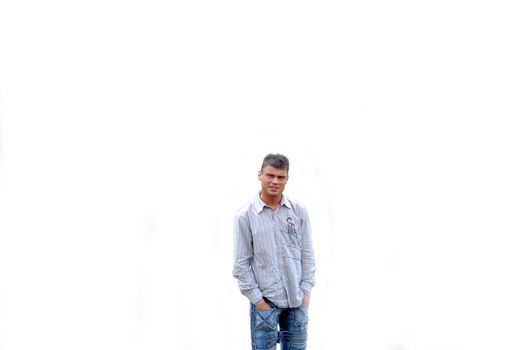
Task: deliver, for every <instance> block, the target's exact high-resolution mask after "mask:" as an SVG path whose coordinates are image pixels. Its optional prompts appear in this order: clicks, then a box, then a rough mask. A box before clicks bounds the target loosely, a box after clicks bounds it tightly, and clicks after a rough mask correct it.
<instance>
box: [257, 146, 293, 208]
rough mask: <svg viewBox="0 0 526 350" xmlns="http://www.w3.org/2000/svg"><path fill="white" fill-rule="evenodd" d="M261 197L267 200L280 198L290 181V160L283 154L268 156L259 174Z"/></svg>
mask: <svg viewBox="0 0 526 350" xmlns="http://www.w3.org/2000/svg"><path fill="white" fill-rule="evenodd" d="M258 178H259V181H260V182H261V195H262V197H263V198H264V199H265V198H269V199H270V198H276V197H280V196H281V194H282V193H283V191H284V190H285V185H286V184H287V181H288V179H289V160H288V158H287V157H285V156H284V155H282V154H272V153H271V154H267V155H266V156H265V158H264V159H263V164H261V170H260V171H259V172H258Z"/></svg>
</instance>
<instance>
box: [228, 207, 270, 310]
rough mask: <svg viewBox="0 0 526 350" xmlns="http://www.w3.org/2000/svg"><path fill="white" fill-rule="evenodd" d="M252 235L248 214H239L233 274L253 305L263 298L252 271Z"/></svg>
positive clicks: (235, 233)
mask: <svg viewBox="0 0 526 350" xmlns="http://www.w3.org/2000/svg"><path fill="white" fill-rule="evenodd" d="M252 260H253V248H252V233H251V231H250V225H249V222H248V218H247V217H246V212H245V213H241V214H238V215H237V216H236V219H235V223H234V267H233V270H232V274H233V275H234V277H235V278H236V279H237V280H238V285H239V290H240V291H241V293H242V294H243V295H245V296H246V297H247V298H248V299H249V300H250V302H251V303H254V304H255V303H256V302H257V301H258V300H259V299H261V298H262V297H263V293H262V292H261V290H260V289H259V286H258V284H257V282H256V277H255V275H254V272H253V271H252V266H251V264H252Z"/></svg>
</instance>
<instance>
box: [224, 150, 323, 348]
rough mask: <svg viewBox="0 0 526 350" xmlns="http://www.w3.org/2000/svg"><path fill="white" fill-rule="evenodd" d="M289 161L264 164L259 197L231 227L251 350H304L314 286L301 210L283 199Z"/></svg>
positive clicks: (270, 158) (278, 158)
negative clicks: (247, 302)
mask: <svg viewBox="0 0 526 350" xmlns="http://www.w3.org/2000/svg"><path fill="white" fill-rule="evenodd" d="M288 172H289V160H288V159H287V157H285V156H283V155H281V154H268V155H267V156H266V157H265V158H264V159H263V164H262V166H261V170H260V171H259V172H258V178H259V181H260V182H261V191H260V192H259V193H258V195H257V196H256V198H254V200H252V201H251V202H250V203H249V204H247V205H246V206H245V207H244V208H242V209H241V210H240V211H239V213H238V214H237V216H236V219H235V225H234V236H235V241H234V268H233V275H234V277H235V278H237V280H238V284H239V289H240V290H241V293H242V294H243V295H245V296H246V297H247V298H248V299H249V300H250V328H251V337H252V349H253V350H255V349H267V350H275V349H276V343H280V344H281V349H282V350H289V349H299V350H302V349H306V347H307V345H306V344H307V316H308V306H309V299H310V294H311V289H312V286H313V285H314V271H315V267H314V252H313V248H312V240H311V229H310V223H309V217H308V215H307V211H306V209H305V207H303V206H302V205H301V204H299V203H298V202H296V201H294V200H292V199H291V198H288V197H287V196H285V195H284V194H283V190H284V189H285V185H286V184H287V181H288V179H289V176H288Z"/></svg>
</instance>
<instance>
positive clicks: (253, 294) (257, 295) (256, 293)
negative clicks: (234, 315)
mask: <svg viewBox="0 0 526 350" xmlns="http://www.w3.org/2000/svg"><path fill="white" fill-rule="evenodd" d="M247 297H248V300H250V302H251V303H252V304H255V303H256V302H257V301H258V300H260V299H262V298H263V293H261V291H260V290H259V288H256V289H254V290H252V291H250V293H248V294H247Z"/></svg>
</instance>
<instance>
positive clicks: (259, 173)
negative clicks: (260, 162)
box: [258, 170, 263, 180]
mask: <svg viewBox="0 0 526 350" xmlns="http://www.w3.org/2000/svg"><path fill="white" fill-rule="evenodd" d="M261 176H263V173H262V172H261V170H260V171H258V180H261Z"/></svg>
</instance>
